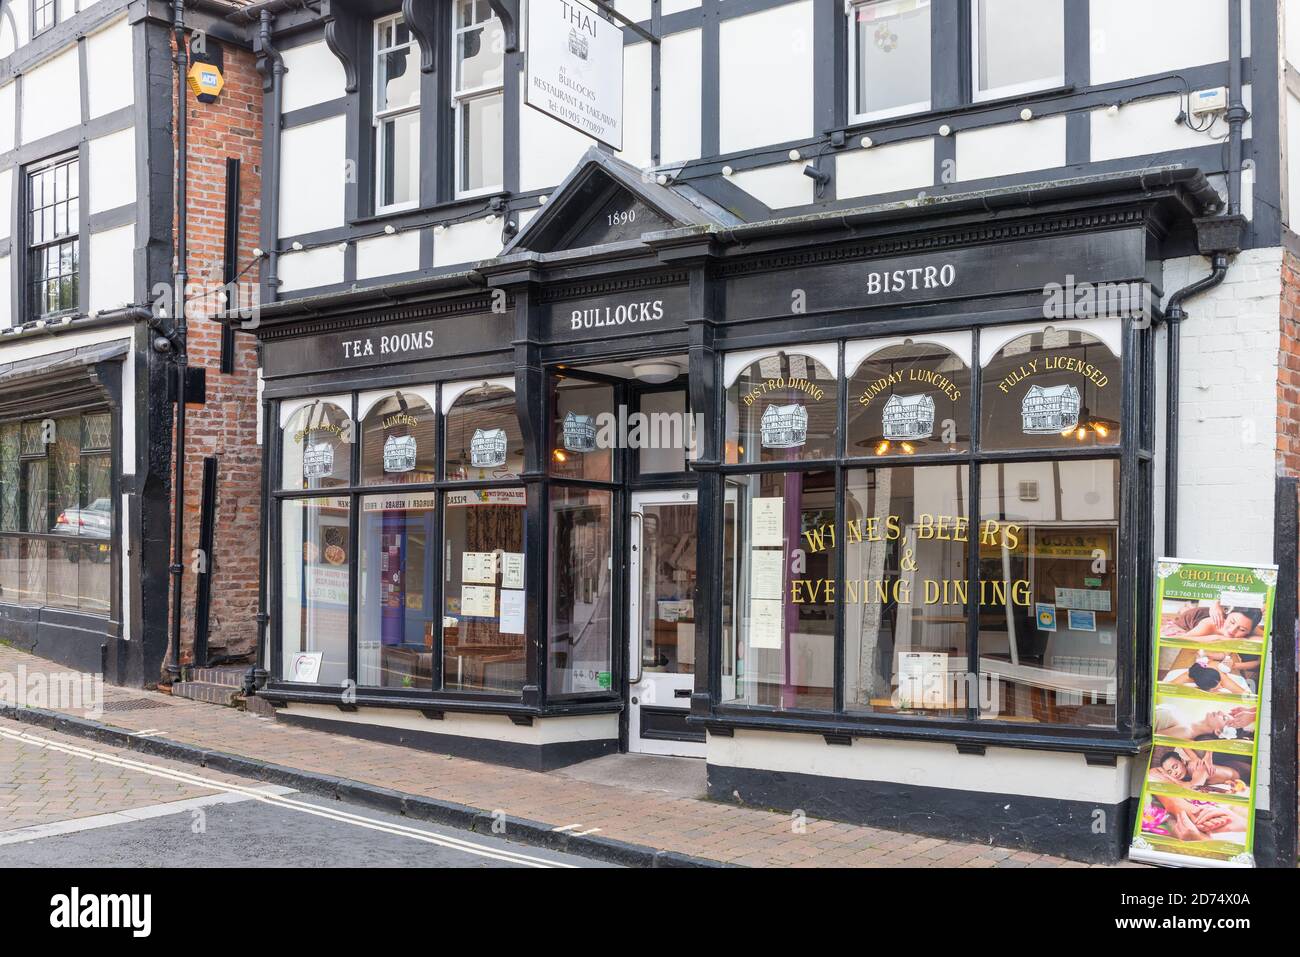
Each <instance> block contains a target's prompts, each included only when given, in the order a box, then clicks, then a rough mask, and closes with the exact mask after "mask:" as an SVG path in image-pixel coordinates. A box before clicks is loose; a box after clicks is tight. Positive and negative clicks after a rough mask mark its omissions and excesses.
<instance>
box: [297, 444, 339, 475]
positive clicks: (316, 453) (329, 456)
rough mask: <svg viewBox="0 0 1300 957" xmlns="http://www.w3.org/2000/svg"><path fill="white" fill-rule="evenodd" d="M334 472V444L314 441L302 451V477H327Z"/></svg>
mask: <svg viewBox="0 0 1300 957" xmlns="http://www.w3.org/2000/svg"><path fill="white" fill-rule="evenodd" d="M333 474H334V446H332V445H330V444H329V443H328V442H316V443H314V444H312V445H309V446H307V448H306V450H305V451H304V452H303V453H302V477H303V478H305V479H317V478H329V477H330V476H331V475H333Z"/></svg>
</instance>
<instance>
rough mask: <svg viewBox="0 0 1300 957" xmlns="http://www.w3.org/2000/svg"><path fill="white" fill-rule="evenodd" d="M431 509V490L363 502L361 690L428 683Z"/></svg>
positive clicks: (431, 612)
mask: <svg viewBox="0 0 1300 957" xmlns="http://www.w3.org/2000/svg"><path fill="white" fill-rule="evenodd" d="M436 507H437V497H436V493H433V492H423V493H421V492H414V493H393V494H391V495H383V496H379V495H373V496H367V497H365V498H363V499H362V500H361V511H362V520H361V541H360V543H359V545H360V549H361V565H360V570H359V576H360V577H359V579H358V584H357V588H358V590H359V592H360V594H359V596H358V600H357V606H358V607H357V684H358V685H360V686H361V687H363V688H365V687H372V688H373V687H380V688H420V689H425V690H427V689H429V688H432V687H433V636H434V614H435V613H436V599H435V598H434V595H435V594H436V588H435V585H436V583H435V582H434V580H433V576H434V568H433V563H434V557H435V555H434V551H433V519H434V515H435V513H436ZM344 571H346V566H344Z"/></svg>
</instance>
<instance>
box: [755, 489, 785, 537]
mask: <svg viewBox="0 0 1300 957" xmlns="http://www.w3.org/2000/svg"><path fill="white" fill-rule="evenodd" d="M749 544H750V545H751V546H752V547H753V548H783V547H784V546H785V499H784V498H782V497H781V496H779V495H778V496H776V497H774V498H756V499H754V501H753V504H752V510H751V515H750V535H749Z"/></svg>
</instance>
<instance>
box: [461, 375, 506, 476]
mask: <svg viewBox="0 0 1300 957" xmlns="http://www.w3.org/2000/svg"><path fill="white" fill-rule="evenodd" d="M449 397H450V400H449ZM443 406H444V408H445V409H446V415H445V419H444V422H443V428H444V429H445V430H446V433H445V441H444V449H445V454H446V472H445V475H446V478H447V480H448V481H450V482H461V481H468V482H486V481H492V480H500V479H514V478H517V477H518V476H519V473H520V472H522V471H523V468H524V437H523V431H522V430H521V429H520V427H519V416H518V413H517V410H516V406H515V390H514V379H492V380H489V381H485V382H480V383H476V384H473V385H471V386H470V387H469V388H465V387H464V384H462V383H457V384H455V385H446V386H443Z"/></svg>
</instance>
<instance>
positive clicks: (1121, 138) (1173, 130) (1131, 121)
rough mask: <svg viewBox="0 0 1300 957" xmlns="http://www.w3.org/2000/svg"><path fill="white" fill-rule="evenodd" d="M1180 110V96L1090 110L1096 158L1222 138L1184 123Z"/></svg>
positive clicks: (1189, 146)
mask: <svg viewBox="0 0 1300 957" xmlns="http://www.w3.org/2000/svg"><path fill="white" fill-rule="evenodd" d="M1243 99H1244V97H1243ZM1181 110H1182V98H1181V97H1179V96H1162V97H1158V98H1157V99H1154V100H1143V101H1142V102H1140V103H1126V104H1125V105H1124V106H1122V107H1120V109H1119V112H1117V113H1115V114H1113V115H1112V114H1111V113H1109V112H1107V111H1106V110H1093V111H1092V113H1091V114H1090V123H1091V126H1092V153H1091V155H1092V160H1093V162H1101V161H1102V160H1108V159H1118V158H1119V157H1121V156H1141V155H1142V154H1144V153H1162V152H1164V151H1166V150H1178V149H1194V148H1196V147H1198V146H1213V145H1214V144H1215V143H1216V142H1218V141H1219V138H1218V137H1217V136H1213V137H1212V136H1209V135H1207V134H1205V133H1197V132H1196V131H1194V130H1192V129H1189V128H1188V126H1187V125H1186V124H1185V123H1176V122H1174V120H1175V118H1176V117H1177V116H1178V114H1179V112H1180V111H1181ZM1215 125H1216V130H1215V131H1214V132H1216V133H1221V132H1223V131H1224V130H1225V129H1226V128H1225V127H1224V125H1223V124H1222V123H1216V124H1215Z"/></svg>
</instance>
